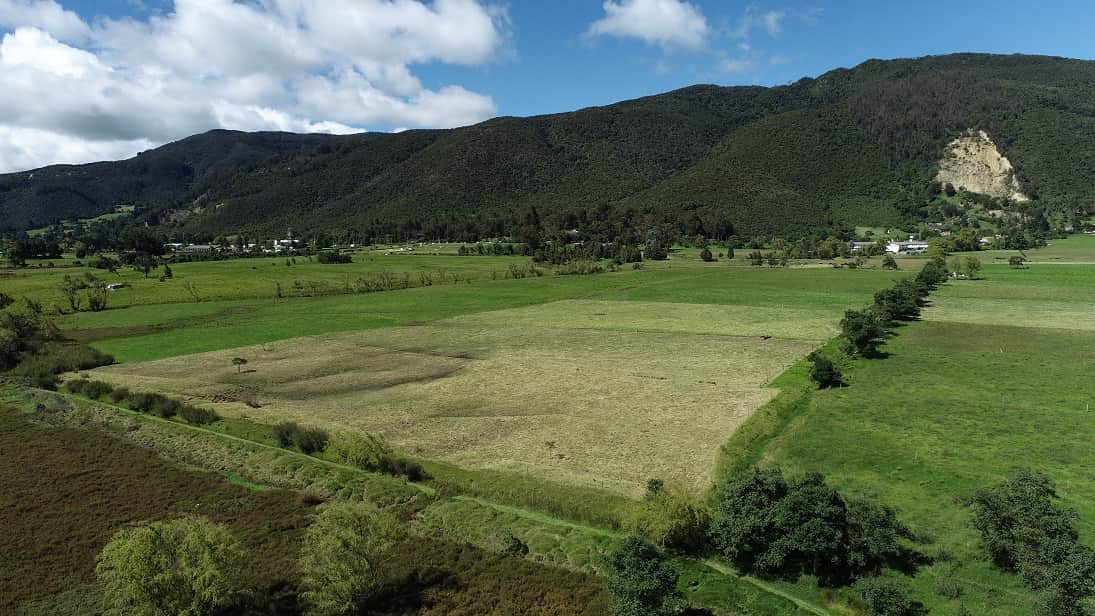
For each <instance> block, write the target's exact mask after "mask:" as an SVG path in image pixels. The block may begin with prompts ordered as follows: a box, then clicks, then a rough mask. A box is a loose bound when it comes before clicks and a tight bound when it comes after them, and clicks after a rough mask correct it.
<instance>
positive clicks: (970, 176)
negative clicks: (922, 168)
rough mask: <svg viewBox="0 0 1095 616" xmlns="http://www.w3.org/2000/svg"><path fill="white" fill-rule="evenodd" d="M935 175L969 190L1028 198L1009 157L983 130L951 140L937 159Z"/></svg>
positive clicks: (1012, 197)
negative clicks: (1003, 153) (1004, 155)
mask: <svg viewBox="0 0 1095 616" xmlns="http://www.w3.org/2000/svg"><path fill="white" fill-rule="evenodd" d="M936 179H937V180H939V181H940V182H942V183H944V184H946V183H947V182H950V183H951V184H953V185H954V187H955V188H965V189H966V190H968V191H970V192H976V193H981V194H985V195H991V196H993V197H1006V198H1009V199H1011V200H1012V201H1029V200H1030V198H1029V197H1027V196H1026V195H1024V194H1023V192H1022V191H1021V190H1020V189H1019V182H1018V180H1016V179H1015V172H1014V169H1012V166H1011V161H1009V160H1008V159H1007V158H1004V157H1003V156H1001V155H1000V152H999V151H998V150H997V149H996V144H994V143H993V142H992V139H989V136H988V134H986V133H985V131H977V132H972V131H971V132H969V133H968V134H966V135H964V136H962V137H959V138H958V139H955V140H954V141H952V142H950V144H949V145H948V146H947V151H946V154H945V155H944V156H943V160H941V161H939V175H937V176H936Z"/></svg>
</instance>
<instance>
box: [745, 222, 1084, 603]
mask: <svg viewBox="0 0 1095 616" xmlns="http://www.w3.org/2000/svg"><path fill="white" fill-rule="evenodd" d="M1083 241H1087V240H1086V239H1085V240H1083ZM1088 246H1089V247H1090V248H1092V249H1095V243H1089V244H1088ZM1081 256H1082V255H1079V254H1076V255H1074V256H1073V258H1074V259H1075V261H1077V262H1079V261H1082V259H1081ZM1088 256H1090V255H1088ZM1092 306H1095V265H1065V264H1055V265H1048V264H1040V263H1038V262H1036V263H1035V264H1033V265H1031V266H1030V267H1029V268H1026V269H1018V270H1013V269H1010V268H1009V267H1008V266H1006V265H988V266H986V267H985V268H984V270H983V272H982V275H981V277H980V279H977V280H955V281H950V282H948V283H946V284H945V285H943V287H941V288H940V289H939V290H938V291H936V292H935V293H933V294H932V296H931V305H930V306H929V307H928V308H926V309H925V311H924V314H923V319H922V320H921V321H918V322H913V323H910V324H907V325H905V326H902V327H900V328H898V329H897V330H896V333H895V335H894V336H893V337H892V338H891V339H890V340H889V341H888V342H887V344H886V345H885V346H884V349H883V350H884V351H885V352H886V353H887V354H888V357H886V358H884V359H877V360H858V361H856V362H854V364H853V366H852V367H851V370H850V371H849V372H847V373H846V380H847V381H848V384H849V386H848V387H846V388H842V389H835V390H827V391H821V392H814V393H812V394H809V395H807V396H805V397H802V398H798V399H797V401H794V400H792V401H790V402H789V403H788V406H787V407H786V415H785V416H786V417H787V420H786V422H785V423H784V425H783V426H782V427H781V428H779V429H777V430H776V431H775V433H774V434H775V436H774V437H773V438H771V439H770V440H768V441H767V442H766V444H765V445H763V446H760V447H756V446H755V445H754V449H753V450H752V451H751V452H750V454H749V455H748V456H747V457H746V458H745V459H743V460H736V463H737V464H738V465H740V464H742V463H761V464H774V465H779V466H781V467H783V468H784V469H785V470H786V471H790V472H792V473H798V472H804V471H819V472H822V473H825V474H826V475H827V476H828V477H829V478H830V480H831V481H832V482H833V483H834V484H835V485H837V486H839V487H840V488H841V489H842V490H847V491H848V492H850V493H853V494H866V495H871V496H876V497H878V498H879V499H880V500H881V501H882V502H885V503H888V504H891V505H893V506H895V507H897V508H898V510H899V512H900V516H901V518H902V519H903V520H905V521H906V522H907V523H909V524H910V525H911V526H912V527H913V528H914V530H916V531H917V532H918V534H920V535H922V536H923V537H924V538H925V540H926V541H927V544H926V546H925V549H926V550H927V552H928V554H929V556H936V555H937V554H936V552H946V553H947V554H949V555H950V557H951V558H953V559H954V562H955V563H956V564H957V572H956V573H953V574H951V573H946V570H947V568H948V567H950V566H951V565H950V564H948V563H944V562H937V563H936V564H934V565H931V566H928V567H924V568H922V569H921V570H920V571H919V573H918V574H917V576H916V577H915V580H914V582H915V589H916V595H917V598H918V599H919V600H921V601H923V602H924V603H925V604H926V605H927V606H928V607H930V608H932V613H942V614H950V613H955V612H956V611H957V610H958V608H959V605H964V606H965V607H966V608H967V609H969V610H970V613H974V614H986V615H990V616H993V615H1005V614H1006V615H1012V614H1014V615H1019V614H1029V613H1030V612H1031V609H1032V608H1031V601H1032V593H1030V591H1028V590H1027V589H1026V588H1025V587H1024V586H1023V584H1022V582H1021V580H1020V579H1019V578H1018V577H1017V576H1015V575H1009V574H1004V573H1001V572H999V571H996V570H994V569H992V568H991V567H990V566H989V565H988V564H987V562H986V558H985V556H984V553H983V551H982V549H981V547H980V545H979V538H978V536H977V533H976V532H975V531H974V530H973V529H972V528H971V526H970V515H969V512H968V510H967V509H966V508H965V507H963V506H962V505H961V504H960V502H959V501H960V499H961V498H963V497H965V496H968V495H969V494H971V493H972V492H973V491H975V490H977V489H978V488H981V487H984V486H988V485H991V484H993V483H996V482H999V481H1001V480H1003V479H1004V478H1005V477H1007V476H1008V475H1009V474H1010V473H1011V472H1013V471H1014V470H1015V469H1018V468H1022V467H1029V468H1034V469H1038V470H1041V471H1044V472H1046V473H1048V474H1049V475H1050V476H1052V477H1053V478H1054V479H1055V480H1056V481H1057V485H1058V490H1059V492H1060V494H1061V495H1062V497H1063V499H1064V503H1065V504H1066V505H1067V506H1070V507H1072V508H1074V509H1076V510H1077V511H1078V512H1079V513H1080V521H1079V522H1078V523H1077V528H1078V529H1079V530H1080V532H1081V537H1082V539H1083V540H1085V541H1086V542H1088V543H1089V544H1090V543H1092V542H1095V454H1093V450H1092V448H1091V443H1092V442H1095V327H1093V320H1092V316H1091V312H1092ZM754 417H755V418H757V419H758V421H759V420H760V418H761V415H759V414H758V415H755V416H754ZM751 430H756V428H754V427H753V426H752V425H751V424H749V423H747V424H746V426H745V427H744V428H743V431H744V432H745V433H749V432H750V431H751ZM730 453H731V454H737V453H738V452H737V451H734V452H730ZM943 575H952V576H953V577H954V578H955V579H956V580H957V581H958V582H959V585H960V586H961V587H962V589H963V591H962V596H961V597H960V598H958V599H956V600H955V599H946V598H944V597H942V596H940V595H939V594H937V593H936V592H935V590H934V588H935V583H936V580H937V579H938V578H939V577H940V576H943Z"/></svg>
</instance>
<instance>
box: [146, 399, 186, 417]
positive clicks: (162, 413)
mask: <svg viewBox="0 0 1095 616" xmlns="http://www.w3.org/2000/svg"><path fill="white" fill-rule="evenodd" d="M152 395H153V401H152V408H150V409H149V412H151V413H152V414H153V415H156V416H158V417H162V418H164V419H170V418H172V417H174V416H175V415H178V414H179V407H180V406H182V405H181V404H179V402H178V401H176V400H172V399H170V398H165V397H164V396H161V395H159V394H152Z"/></svg>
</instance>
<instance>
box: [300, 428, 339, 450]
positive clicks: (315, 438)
mask: <svg viewBox="0 0 1095 616" xmlns="http://www.w3.org/2000/svg"><path fill="white" fill-rule="evenodd" d="M329 438H330V437H329V435H328V434H327V431H326V430H322V429H320V428H298V429H297V432H296V434H295V435H294V436H293V444H295V445H296V446H297V447H298V448H299V449H300V450H301V451H303V452H304V453H306V454H313V453H316V452H318V451H323V450H324V449H326V448H327V441H328V440H329Z"/></svg>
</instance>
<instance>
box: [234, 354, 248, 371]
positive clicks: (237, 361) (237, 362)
mask: <svg viewBox="0 0 1095 616" xmlns="http://www.w3.org/2000/svg"><path fill="white" fill-rule="evenodd" d="M232 365H233V366H235V367H236V374H239V373H241V372H243V367H244V366H246V365H247V360H246V359H244V358H242V357H233V358H232Z"/></svg>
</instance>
